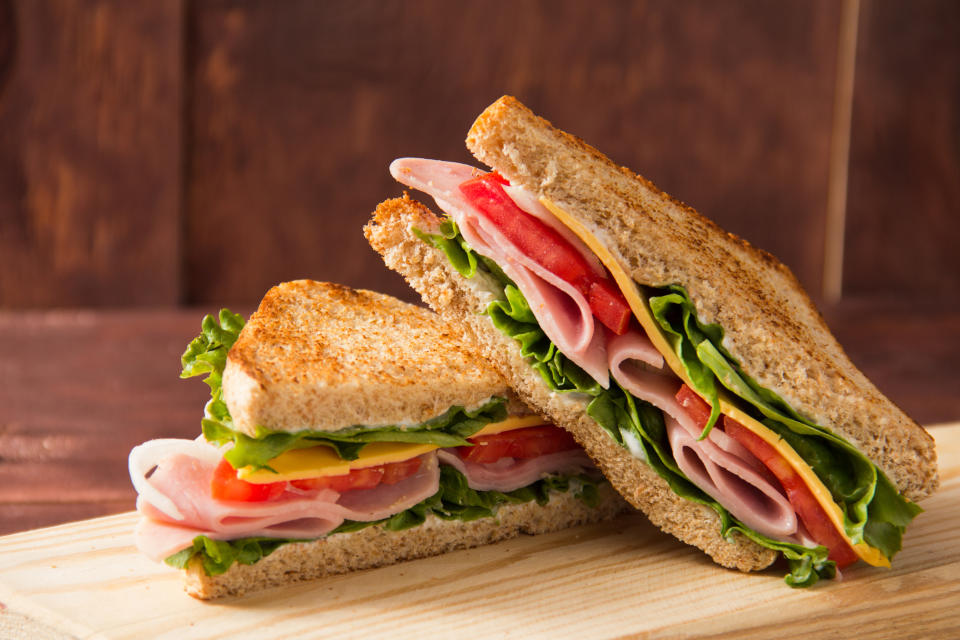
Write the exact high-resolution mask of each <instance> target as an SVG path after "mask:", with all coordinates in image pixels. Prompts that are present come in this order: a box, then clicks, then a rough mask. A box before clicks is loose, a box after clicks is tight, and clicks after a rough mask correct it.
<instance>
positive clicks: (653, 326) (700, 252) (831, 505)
mask: <svg viewBox="0 0 960 640" xmlns="http://www.w3.org/2000/svg"><path fill="white" fill-rule="evenodd" d="M467 147H468V148H469V149H470V151H471V152H472V153H473V154H474V156H476V158H477V159H478V160H480V161H481V162H483V163H484V164H485V165H487V166H489V167H491V169H492V170H491V171H489V172H488V171H486V170H481V169H479V168H476V167H472V166H467V165H462V164H456V163H450V162H441V161H436V160H427V159H420V158H402V159H398V160H396V161H394V162H393V164H392V165H391V167H390V170H391V173H392V174H393V176H394V177H395V178H396V179H397V180H398V181H399V182H401V183H402V184H404V185H406V186H407V187H410V188H411V189H416V190H419V191H422V192H424V193H426V194H427V195H430V196H432V198H433V199H434V201H435V202H436V204H437V206H438V207H439V208H440V210H441V212H442V213H441V215H437V214H435V213H433V212H432V211H430V210H429V209H428V208H427V207H425V206H424V205H422V204H420V203H418V202H415V201H414V200H412V199H410V198H409V197H408V196H407V195H406V194H405V195H404V196H403V197H402V198H396V199H393V200H388V201H386V202H383V203H382V204H381V205H380V206H379V207H377V210H376V212H375V213H374V215H373V219H372V221H371V222H370V223H369V224H368V225H367V226H366V227H365V233H366V236H367V239H368V240H369V242H370V244H371V245H372V246H373V247H374V249H376V250H377V251H378V252H379V253H380V254H381V255H382V257H383V259H384V261H385V263H386V264H387V266H389V267H390V268H392V269H394V270H395V271H398V272H399V273H401V274H402V275H403V276H405V278H406V279H407V281H408V282H409V283H410V284H411V286H412V287H413V288H414V289H416V290H417V291H418V292H419V293H420V294H421V296H422V298H423V299H424V300H425V301H426V302H427V303H428V304H429V305H430V306H431V307H432V308H433V309H434V310H436V311H439V312H441V313H442V314H444V315H446V316H447V317H450V318H453V319H456V320H457V321H459V322H460V323H461V324H462V325H463V326H464V327H465V328H466V330H467V331H468V332H469V334H470V335H471V336H472V338H473V340H474V343H475V345H476V346H477V349H478V351H480V352H481V353H482V354H483V355H484V356H485V357H486V358H487V359H488V360H490V362H491V363H493V364H494V366H496V367H497V368H498V370H499V371H500V372H501V373H502V374H503V375H504V377H505V378H506V379H507V380H508V382H509V383H510V385H511V386H512V387H513V388H514V389H515V390H516V391H517V393H518V394H519V396H520V398H521V399H522V400H523V401H524V402H525V403H527V404H528V405H529V406H531V407H533V408H534V410H536V411H538V412H541V413H543V414H544V415H545V416H547V417H548V418H549V419H550V420H551V421H553V422H554V423H555V424H557V425H560V426H562V427H564V428H565V429H567V430H569V431H570V432H571V433H572V434H573V435H574V436H575V437H576V439H577V441H578V442H580V443H581V444H582V445H583V446H584V448H585V449H586V451H587V452H588V453H589V455H590V456H591V457H592V458H593V459H594V460H595V461H596V462H597V463H598V465H599V467H600V468H601V470H602V471H603V472H604V474H605V476H606V477H607V478H608V479H609V480H610V481H611V482H612V483H613V485H614V487H615V488H616V489H617V490H618V491H619V492H620V493H621V494H622V495H623V496H624V497H625V498H626V499H627V500H628V501H629V502H630V503H631V504H633V505H634V506H636V507H637V508H639V509H641V510H642V511H644V512H645V513H646V514H647V515H648V516H649V517H650V519H651V520H652V521H653V522H654V523H655V524H656V525H658V526H660V527H661V528H662V529H663V530H665V531H667V532H669V533H672V534H673V535H675V536H676V537H678V538H679V539H681V540H683V541H685V542H687V543H689V544H692V545H695V546H697V547H699V548H701V549H702V550H704V551H705V552H706V553H707V554H709V555H710V556H711V557H712V558H713V559H714V560H715V561H716V562H717V563H719V564H721V565H723V566H726V567H735V568H737V569H740V570H743V571H750V570H756V569H761V568H764V567H767V566H769V565H770V564H771V563H772V562H773V561H774V560H775V559H776V558H777V557H778V556H781V555H782V556H783V557H785V558H786V559H787V561H788V563H789V568H790V573H789V574H788V576H787V582H788V583H789V584H791V585H794V586H808V585H811V584H813V583H815V582H816V581H817V580H818V579H820V578H824V577H832V576H835V575H836V570H837V569H838V568H842V567H845V566H847V565H849V564H852V563H853V562H855V561H858V560H864V561H865V562H867V563H869V564H871V565H875V566H889V564H890V559H891V558H892V557H893V556H894V554H895V553H896V552H897V551H898V550H899V549H900V547H901V538H902V534H903V532H904V529H905V527H906V526H907V524H908V523H909V522H910V521H911V520H912V519H913V518H914V516H915V515H916V514H917V513H918V512H919V511H920V509H919V507H918V506H917V505H916V504H915V501H916V500H919V499H921V498H923V497H925V496H927V495H929V494H930V493H931V492H933V491H934V490H935V488H936V487H937V484H938V479H937V468H936V457H935V452H934V445H933V440H932V438H931V437H930V436H929V435H928V434H927V433H926V432H925V431H924V430H923V429H922V428H921V427H919V426H918V425H917V424H916V423H915V422H914V421H913V420H911V419H910V418H909V417H908V416H906V415H905V414H904V413H903V412H902V411H901V410H900V409H899V408H897V407H896V406H895V405H894V404H893V403H892V402H891V401H890V400H888V399H887V398H886V397H884V396H883V394H881V393H880V391H878V390H877V388H876V387H875V386H874V385H873V384H871V382H870V381H869V380H868V379H867V378H866V377H865V376H864V375H863V374H862V373H861V372H860V371H859V370H858V369H857V368H856V367H855V366H854V365H853V364H852V363H851V362H850V360H849V359H848V357H847V356H846V354H845V353H844V351H843V349H842V348H841V346H840V345H839V344H838V343H837V341H836V339H835V338H834V337H833V335H832V334H831V333H830V331H829V329H828V328H827V326H826V324H825V323H824V321H823V319H822V317H821V316H820V314H819V312H818V311H817V309H816V308H815V306H814V304H813V303H812V302H811V300H810V299H809V297H808V296H807V294H806V293H805V292H804V291H803V289H802V287H801V286H800V284H799V282H798V281H797V280H796V278H795V277H794V276H793V274H792V273H791V272H790V270H789V269H788V268H787V267H786V266H784V265H783V264H781V263H780V262H779V261H778V260H777V259H776V258H774V257H773V256H771V255H770V254H768V253H766V252H763V251H761V250H758V249H756V248H754V247H752V246H751V245H750V244H748V243H747V242H746V241H744V240H742V239H740V238H738V237H736V236H734V235H733V234H730V233H727V232H725V231H723V230H722V229H721V228H719V227H718V226H717V225H716V224H715V223H713V222H711V221H710V220H708V219H707V218H704V217H703V216H701V215H700V214H699V213H697V212H696V211H694V210H693V209H692V208H690V207H688V206H686V205H684V204H682V203H680V202H678V201H677V200H675V199H673V198H672V197H670V196H669V195H667V194H665V193H663V192H661V191H660V190H658V189H657V188H656V187H655V186H654V185H653V184H651V183H650V182H648V181H647V180H645V179H644V178H642V177H640V176H638V175H635V174H634V173H632V172H631V171H629V170H628V169H626V168H622V167H619V166H617V165H616V164H614V163H613V162H611V161H610V160H609V159H607V158H606V157H605V156H604V155H603V154H601V153H600V152H599V151H597V150H596V149H594V148H592V147H590V146H589V145H587V144H585V143H584V142H582V141H581V140H579V139H577V138H575V137H573V136H571V135H569V134H567V133H565V132H563V131H560V130H559V129H556V128H555V127H553V126H552V125H551V124H550V123H549V122H547V121H546V120H544V119H542V118H540V117H538V116H536V115H535V114H534V113H532V112H531V111H530V110H529V109H527V108H526V107H525V106H524V105H522V104H521V103H520V102H518V101H517V100H516V99H514V98H511V97H504V98H501V99H500V100H498V101H497V102H496V103H494V104H493V105H491V106H490V107H488V108H487V109H486V110H485V111H484V112H483V113H482V114H481V115H480V116H479V118H478V119H477V120H476V122H475V123H474V125H473V127H472V128H471V129H470V131H469V134H468V136H467Z"/></svg>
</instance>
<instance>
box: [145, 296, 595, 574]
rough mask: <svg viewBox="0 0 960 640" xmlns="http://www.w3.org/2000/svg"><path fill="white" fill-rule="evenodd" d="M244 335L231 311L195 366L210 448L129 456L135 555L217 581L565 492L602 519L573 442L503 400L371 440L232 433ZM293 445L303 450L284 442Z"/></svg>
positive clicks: (188, 363)
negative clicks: (320, 550)
mask: <svg viewBox="0 0 960 640" xmlns="http://www.w3.org/2000/svg"><path fill="white" fill-rule="evenodd" d="M242 326H243V319H242V318H240V317H239V316H236V315H234V314H231V313H230V312H228V311H226V310H224V311H222V312H221V315H220V322H219V324H218V323H217V322H216V321H215V320H213V318H210V317H208V318H206V319H205V320H204V335H203V336H201V337H200V338H198V339H197V340H195V341H194V342H193V343H191V345H190V347H189V348H188V349H187V352H186V353H185V354H184V358H183V365H184V374H185V376H189V375H201V374H203V373H206V374H207V379H206V382H207V384H208V385H209V386H210V387H211V396H212V398H211V401H210V403H208V405H207V410H206V417H205V419H204V434H205V436H206V440H204V439H202V438H198V439H197V440H195V441H194V440H170V439H168V440H152V441H149V442H147V443H144V444H142V445H140V446H138V447H135V448H134V450H133V451H132V452H131V454H130V475H131V479H132V480H133V483H134V486H135V488H136V489H137V491H138V494H139V495H138V499H137V508H138V511H139V512H140V514H141V516H142V517H141V520H140V522H139V524H138V527H137V531H136V543H137V546H138V547H139V548H140V549H141V551H142V552H144V553H145V554H146V555H148V556H149V557H151V558H153V559H156V560H166V561H167V562H168V563H169V564H172V565H174V566H177V567H181V568H182V567H185V566H186V565H187V563H189V562H190V561H191V560H192V559H193V558H199V559H200V561H201V562H202V564H203V567H204V570H205V571H206V572H207V574H208V575H216V574H219V573H223V572H224V571H226V570H227V569H229V567H230V566H231V565H232V564H233V563H234V562H241V563H244V564H252V563H253V562H256V561H257V560H259V559H260V558H261V557H263V556H265V555H267V554H269V553H271V552H272V551H273V550H275V549H276V548H277V547H278V546H279V545H281V544H284V543H286V542H291V541H305V540H316V539H321V538H324V537H326V536H329V535H335V534H338V533H347V532H350V531H356V530H358V529H362V528H364V527H368V526H374V525H379V526H383V527H384V528H386V529H387V530H402V529H407V528H410V527H414V526H418V525H420V524H423V523H424V522H425V521H426V519H427V517H429V516H433V517H438V518H441V519H447V520H464V521H469V520H475V519H478V518H483V517H494V516H495V515H496V511H497V508H498V507H499V506H500V505H502V504H509V503H523V502H530V501H536V502H538V503H539V504H541V505H544V504H546V503H547V502H548V501H549V500H550V496H551V494H553V493H557V492H561V493H565V492H572V493H573V494H574V495H575V496H576V497H578V498H580V499H581V500H582V501H583V502H584V503H585V504H587V505H589V506H592V507H595V506H597V504H598V493H597V484H598V482H602V478H601V477H600V476H599V474H598V472H597V471H596V468H595V467H594V465H593V463H592V462H591V461H590V459H589V458H588V457H587V456H586V454H585V453H584V452H583V450H582V449H580V448H579V446H578V445H577V444H576V442H575V441H574V440H573V439H572V437H570V436H569V434H567V433H566V432H565V431H563V430H561V429H558V428H557V427H553V426H550V425H546V424H544V422H543V420H542V419H539V418H537V417H535V416H530V415H523V416H508V415H507V411H506V408H505V404H506V401H505V400H504V399H503V398H492V399H490V401H488V402H487V403H485V404H484V405H483V406H482V407H479V408H477V409H475V410H472V411H465V410H464V409H462V408H460V407H454V408H451V410H449V411H447V412H445V413H444V414H443V415H442V416H438V417H437V418H436V419H432V420H430V421H428V423H426V424H423V425H412V426H406V427H404V428H403V429H400V428H390V427H376V428H370V429H368V431H367V432H366V433H367V435H366V436H365V437H366V440H365V439H364V438H363V437H362V436H363V434H364V431H363V427H359V426H358V427H355V428H351V429H349V430H348V433H347V435H346V436H345V435H344V434H342V433H340V432H306V433H305V434H287V433H286V432H282V433H280V432H268V433H266V435H265V438H264V439H265V440H267V442H258V441H257V439H255V438H250V437H249V436H245V435H243V434H237V433H236V432H233V431H232V430H230V426H229V425H230V415H229V410H228V409H227V407H226V405H225V404H224V403H223V402H222V399H221V389H220V383H221V379H222V373H223V366H224V365H223V363H224V362H225V357H224V355H225V352H226V351H228V350H229V348H230V346H231V345H232V343H233V341H235V340H236V337H237V335H239V332H240V329H241V328H242ZM211 434H219V435H221V436H222V437H220V438H212V437H210V435H211ZM406 434H414V435H413V436H412V437H411V436H408V435H406ZM284 435H293V436H297V437H294V438H292V439H286V438H284V439H282V440H281V439H280V438H276V437H275V436H284ZM331 436H332V437H331ZM271 438H273V440H270V439H271ZM391 438H393V439H392V440H391ZM438 442H439V443H441V444H436V443H438ZM442 445H443V446H442ZM446 445H453V446H446ZM241 447H242V452H243V453H242V455H240V456H236V455H234V456H232V455H231V453H235V452H236V450H237V449H238V448H241ZM271 454H273V455H271ZM235 460H239V461H241V462H242V463H244V462H245V463H246V464H245V465H243V466H239V467H237V466H236V465H235Z"/></svg>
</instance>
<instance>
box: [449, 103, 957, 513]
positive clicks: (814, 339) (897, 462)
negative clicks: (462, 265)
mask: <svg viewBox="0 0 960 640" xmlns="http://www.w3.org/2000/svg"><path fill="white" fill-rule="evenodd" d="M467 146H468V148H469V149H470V151H471V152H472V153H473V154H474V155H475V156H476V157H477V158H478V159H479V160H481V161H482V162H484V163H486V164H487V165H489V166H490V167H492V168H494V169H496V170H497V171H498V172H500V173H501V174H502V175H504V176H505V177H506V178H508V179H509V180H510V181H511V183H513V184H520V185H522V186H523V187H524V188H525V189H527V190H529V191H530V192H531V193H534V194H536V195H537V196H538V197H546V198H548V199H549V200H551V201H553V202H554V203H556V204H557V205H559V206H560V207H561V208H563V209H564V210H565V211H566V212H568V213H569V214H571V215H572V216H573V217H574V218H575V219H577V220H578V221H579V222H580V223H582V224H583V225H585V226H586V227H587V228H588V229H590V231H591V232H592V233H594V234H595V235H596V236H597V237H598V238H599V239H601V241H603V242H604V244H605V246H606V247H607V248H608V249H609V250H610V251H611V252H612V254H613V255H614V257H615V258H616V259H617V261H618V262H619V263H620V264H621V265H623V266H624V267H625V269H626V271H627V273H629V274H630V276H631V277H632V278H633V279H634V280H635V281H636V282H638V283H640V284H643V285H650V286H664V285H668V284H680V285H682V286H684V287H685V288H686V290H687V292H688V293H689V295H690V298H691V299H692V300H693V302H694V304H695V305H696V308H697V313H698V316H699V318H700V319H701V320H702V321H704V322H707V323H718V324H720V326H722V327H723V328H724V331H725V337H724V341H723V344H724V346H725V347H726V348H727V349H728V350H729V351H730V353H731V354H732V355H733V356H734V357H735V358H736V359H737V360H738V361H739V362H740V364H741V366H742V367H743V369H744V371H745V372H746V373H747V374H748V375H750V376H752V377H753V378H754V379H755V380H757V381H758V382H759V383H760V384H761V385H763V386H764V387H766V388H768V389H771V390H772V391H774V392H775V393H777V394H778V395H780V396H781V397H782V398H784V399H785V400H786V401H787V402H788V403H789V404H790V405H791V406H792V407H793V408H794V409H796V410H797V411H798V412H799V413H800V414H801V415H803V416H805V417H806V418H808V419H810V420H812V421H813V422H814V423H816V424H820V425H823V426H826V427H828V428H830V429H832V430H834V431H835V432H836V433H838V434H839V435H841V436H842V437H844V438H845V439H847V440H848V441H849V442H851V443H853V444H854V445H855V446H856V447H857V448H858V449H860V450H861V451H862V452H864V453H865V454H866V455H867V456H868V457H869V458H870V459H871V460H873V461H874V462H875V463H876V464H877V466H879V467H880V468H881V469H882V470H883V471H884V473H886V475H887V476H888V477H889V478H890V479H891V480H892V481H893V482H894V484H895V485H896V486H897V488H898V489H899V490H900V491H901V492H902V493H903V494H904V495H905V496H906V497H908V498H910V499H911V500H919V499H921V498H924V497H926V496H928V495H929V494H930V493H932V492H933V491H934V490H935V489H936V487H937V486H938V483H939V480H938V476H937V465H936V451H935V449H934V443H933V438H932V437H931V436H930V435H929V434H928V433H927V432H926V431H924V430H923V429H922V428H921V427H920V426H919V425H918V424H917V423H916V422H914V421H913V420H912V419H910V418H909V417H908V416H907V415H906V414H905V413H904V412H903V411H901V410H900V409H899V408H898V407H897V406H896V405H895V404H894V403H893V402H891V401H890V400H889V399H888V398H886V397H885V396H884V395H883V394H882V393H881V392H880V391H879V390H878V389H877V388H876V387H875V386H874V385H873V383H871V382H870V381H869V380H868V379H867V377H866V376H865V375H864V374H863V373H862V372H861V371H860V370H859V369H857V367H856V366H854V364H853V363H852V362H851V361H850V359H849V358H848V357H847V355H846V353H845V352H844V351H843V349H842V347H841V346H840V344H839V343H838V342H837V340H836V339H835V338H834V336H833V334H832V333H831V332H830V329H829V328H828V327H827V325H826V323H825V322H824V320H823V318H822V316H821V315H820V313H819V311H818V310H817V308H816V306H815V305H814V304H813V302H812V301H811V300H810V298H809V296H808V295H807V294H806V292H805V291H804V290H803V288H802V286H801V285H800V283H799V282H798V280H797V279H796V277H794V275H793V273H792V272H791V271H790V270H789V269H788V268H787V267H786V266H785V265H784V264H782V263H781V262H780V261H779V260H777V259H776V258H775V257H773V256H772V255H770V254H769V253H767V252H765V251H761V250H759V249H756V248H754V247H753V246H751V245H750V244H749V243H748V242H746V241H745V240H743V239H741V238H739V237H737V236H735V235H733V234H731V233H727V232H725V231H724V230H723V229H721V228H720V227H719V226H718V225H716V224H715V223H714V222H712V221H711V220H709V219H707V218H704V217H703V216H701V215H700V214H699V213H697V212H696V211H695V210H694V209H693V208H691V207H689V206H687V205H685V204H683V203H681V202H679V201H678V200H676V199H674V198H672V197H670V196H669V195H667V194H665V193H663V192H662V191H660V190H659V189H657V187H655V186H654V185H653V184H652V183H650V182H649V181H647V180H646V179H644V178H643V177H642V176H639V175H636V174H634V173H633V172H632V171H630V170H629V169H627V168H625V167H619V166H617V165H616V164H615V163H613V162H612V161H610V160H609V159H608V158H607V157H606V156H604V155H603V154H602V153H600V152H599V151H597V150H596V149H594V148H593V147H591V146H590V145H588V144H586V143H585V142H583V141H582V140H579V139H578V138H576V137H574V136H572V135H570V134H567V133H565V132H563V131H560V130H559V129H556V128H554V127H553V126H552V125H551V124H550V123H549V122H547V121H546V120H544V119H543V118H540V117H538V116H536V115H535V114H534V113H533V112H531V111H530V110H529V109H527V108H526V107H525V106H524V105H522V104H521V103H520V102H519V101H517V100H516V99H515V98H512V97H510V96H505V97H503V98H501V99H500V100H498V101H497V102H495V103H494V104H493V105H491V106H490V107H488V108H487V109H486V110H485V111H484V112H483V113H482V114H481V115H480V116H479V117H478V118H477V120H476V122H475V123H474V124H473V126H472V127H471V129H470V132H469V134H468V136H467Z"/></svg>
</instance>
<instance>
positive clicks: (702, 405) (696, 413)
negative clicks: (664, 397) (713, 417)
mask: <svg viewBox="0 0 960 640" xmlns="http://www.w3.org/2000/svg"><path fill="white" fill-rule="evenodd" d="M675 397H676V399H677V402H679V403H680V406H681V407H683V408H684V409H686V410H687V414H688V415H689V416H690V417H691V418H693V421H694V422H696V423H697V424H698V425H700V430H701V431H702V430H703V427H704V425H706V424H707V420H709V419H710V405H709V404H707V401H706V400H704V399H703V398H701V397H700V396H698V395H697V394H696V392H694V390H693V389H691V388H690V387H689V386H687V385H686V384H683V385H681V386H680V390H679V391H677V395H676V396H675Z"/></svg>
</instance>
